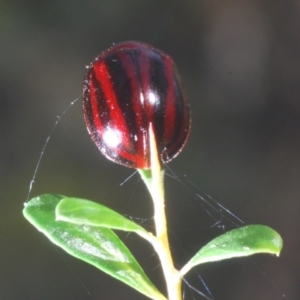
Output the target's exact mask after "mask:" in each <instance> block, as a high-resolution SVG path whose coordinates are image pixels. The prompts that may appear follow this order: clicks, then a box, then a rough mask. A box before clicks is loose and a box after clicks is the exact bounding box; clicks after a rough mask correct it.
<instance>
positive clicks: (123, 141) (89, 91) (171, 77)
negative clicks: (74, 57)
mask: <svg viewBox="0 0 300 300" xmlns="http://www.w3.org/2000/svg"><path fill="white" fill-rule="evenodd" d="M83 113H84V119H85V122H86V126H87V128H88V132H89V134H90V136H91V138H92V140H93V141H94V142H95V144H96V145H97V147H98V148H99V149H100V151H101V152H102V153H103V154H104V155H105V156H106V157H107V158H109V159H110V160H112V161H114V162H117V163H119V164H122V165H125V166H127V167H131V168H136V169H149V168H150V150H149V132H148V131H149V124H150V123H152V124H153V129H154V134H155V138H156V144H157V147H158V153H159V155H160V158H161V162H162V163H166V162H169V161H170V160H172V159H173V158H174V157H176V156H177V155H178V153H179V152H180V151H181V149H182V148H183V147H184V145H185V143H186V141H187V138H188V135H189V131H190V123H191V121H190V109H189V105H188V103H187V100H186V97H185V95H184V92H183V88H182V85H181V81H180V78H179V75H178V73H177V71H176V67H175V64H174V62H173V59H172V58H171V57H170V56H169V55H167V54H165V53H164V52H162V51H160V50H158V49H156V48H154V47H152V46H150V45H147V44H144V43H140V42H133V41H132V42H123V43H120V44H117V45H115V46H113V47H112V48H110V49H108V50H106V51H104V52H102V53H101V54H100V55H99V56H98V57H97V58H96V59H95V60H94V61H93V62H92V63H91V64H90V65H89V67H88V71H87V73H86V76H85V79H84V84H83Z"/></svg>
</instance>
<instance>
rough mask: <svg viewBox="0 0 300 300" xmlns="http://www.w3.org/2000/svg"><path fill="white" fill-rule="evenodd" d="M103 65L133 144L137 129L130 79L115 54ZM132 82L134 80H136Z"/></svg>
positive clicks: (120, 60) (122, 63)
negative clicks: (105, 67)
mask: <svg viewBox="0 0 300 300" xmlns="http://www.w3.org/2000/svg"><path fill="white" fill-rule="evenodd" d="M124 52H125V50H124ZM127 52H128V53H127ZM126 54H130V51H129V50H128V51H126ZM105 63H106V66H107V69H108V71H109V74H110V76H111V82H112V85H113V88H114V93H115V95H116V98H117V101H118V105H119V107H120V109H121V111H122V114H123V116H124V119H125V122H126V125H127V129H128V132H129V133H130V140H131V142H132V143H133V144H135V143H136V141H135V140H134V136H135V135H136V134H138V129H137V124H136V113H135V112H134V108H133V105H132V97H133V91H132V87H131V81H130V78H129V77H128V75H127V72H126V66H125V65H124V62H123V61H122V59H121V58H120V57H119V56H118V55H117V54H115V53H113V54H111V55H109V56H108V57H107V58H106V60H105ZM133 80H136V78H134V79H133ZM126 150H129V149H126ZM130 150H135V149H130Z"/></svg>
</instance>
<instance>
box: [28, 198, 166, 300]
mask: <svg viewBox="0 0 300 300" xmlns="http://www.w3.org/2000/svg"><path fill="white" fill-rule="evenodd" d="M63 198H66V197H64V196H60V195H51V194H46V195H42V196H39V197H36V198H33V199H32V200H30V201H29V202H28V203H26V205H25V208H24V210H23V214H24V216H25V218H26V219H27V220H28V221H29V222H30V223H32V224H33V225H34V226H35V227H36V228H37V229H38V230H39V231H41V232H42V233H44V234H45V235H46V236H47V237H48V238H49V239H50V240H51V242H53V243H54V244H56V245H57V246H59V247H61V248H63V249H64V250H65V251H67V252H68V253H69V254H71V255H73V256H75V257H77V258H79V259H81V260H83V261H85V262H87V263H89V264H91V265H93V266H95V267H96V268H98V269H100V270H102V271H104V272H106V273H107V274H109V275H111V276H113V277H115V278H116V279H118V280H121V281H123V282H124V283H126V284H127V285H129V286H131V287H132V288H134V289H136V290H138V291H139V292H140V293H142V294H144V295H146V296H148V297H149V298H152V299H159V300H165V299H166V298H165V297H164V296H163V295H162V294H161V293H160V292H159V291H158V290H157V289H156V287H155V286H154V285H153V284H152V282H151V281H150V280H149V278H148V277H147V275H146V274H145V273H144V271H143V269H142V268H141V267H140V265H139V264H138V262H137V261H136V260H135V258H134V257H133V255H132V254H131V252H130V251H129V250H128V248H127V247H126V246H125V245H124V244H123V242H122V241H121V240H120V239H119V237H118V236H117V235H116V234H115V233H114V232H113V231H112V230H110V229H108V228H100V227H94V226H89V225H79V224H72V223H69V222H63V221H56V220H55V208H56V206H57V204H58V203H59V202H60V200H61V199H63Z"/></svg>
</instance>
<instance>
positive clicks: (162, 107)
mask: <svg viewBox="0 0 300 300" xmlns="http://www.w3.org/2000/svg"><path fill="white" fill-rule="evenodd" d="M155 54H156V55H155V56H154V57H151V58H150V74H149V84H150V90H153V91H154V92H155V93H156V94H157V95H158V97H159V102H158V104H157V105H156V106H155V110H154V111H155V112H154V116H153V117H154V126H155V135H156V141H157V143H159V152H161V150H162V149H163V148H164V143H165V141H164V130H165V128H164V117H165V114H166V100H167V93H168V88H169V87H168V82H167V79H166V74H165V62H164V60H163V58H162V56H161V55H160V54H158V53H155Z"/></svg>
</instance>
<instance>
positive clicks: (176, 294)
mask: <svg viewBox="0 0 300 300" xmlns="http://www.w3.org/2000/svg"><path fill="white" fill-rule="evenodd" d="M149 133H150V137H149V141H150V153H151V172H149V171H145V170H139V171H140V174H141V176H142V178H143V180H144V181H145V183H146V186H147V188H148V190H149V192H150V194H151V196H152V200H153V204H154V222H155V227H156V239H155V240H154V242H153V247H154V249H155V251H156V252H157V254H158V257H159V259H160V262H161V266H162V269H163V273H164V277H165V280H166V284H167V290H168V299H169V300H181V299H182V296H181V276H180V274H179V272H178V271H177V270H176V269H175V268H174V263H173V259H172V255H171V251H170V246H169V238H168V233H167V220H166V214H165V197H164V183H163V179H164V171H163V170H162V168H161V163H160V160H159V156H158V153H157V146H156V141H155V137H154V133H153V130H152V126H151V124H150V128H149Z"/></svg>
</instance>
